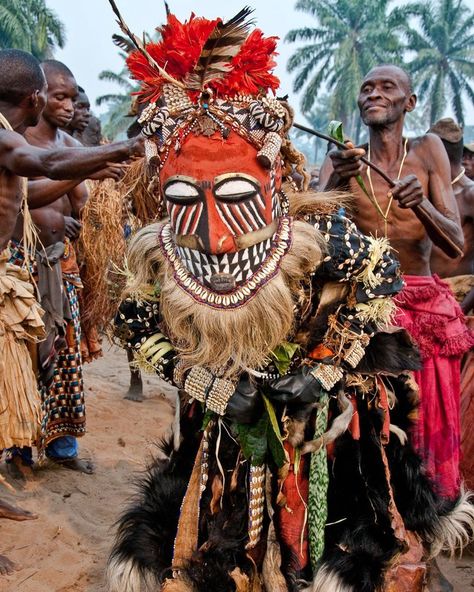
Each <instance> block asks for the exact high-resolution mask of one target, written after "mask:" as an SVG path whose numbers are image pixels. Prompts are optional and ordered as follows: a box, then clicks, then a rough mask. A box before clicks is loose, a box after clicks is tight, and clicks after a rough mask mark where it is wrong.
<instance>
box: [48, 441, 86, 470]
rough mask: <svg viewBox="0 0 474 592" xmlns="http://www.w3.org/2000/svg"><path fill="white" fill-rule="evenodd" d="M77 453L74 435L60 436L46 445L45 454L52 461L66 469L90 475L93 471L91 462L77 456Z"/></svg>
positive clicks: (77, 448)
mask: <svg viewBox="0 0 474 592" xmlns="http://www.w3.org/2000/svg"><path fill="white" fill-rule="evenodd" d="M78 453H79V446H78V444H77V439H76V438H75V437H74V436H60V437H59V438H56V439H54V440H53V441H52V442H50V443H49V444H48V446H47V447H46V456H47V457H48V458H49V459H51V460H52V461H53V462H55V463H58V464H60V465H61V466H63V467H66V468H67V469H72V470H73V471H80V472H81V473H87V474H88V475H91V474H92V473H93V472H94V466H93V464H92V463H91V462H90V461H88V460H85V459H80V458H78Z"/></svg>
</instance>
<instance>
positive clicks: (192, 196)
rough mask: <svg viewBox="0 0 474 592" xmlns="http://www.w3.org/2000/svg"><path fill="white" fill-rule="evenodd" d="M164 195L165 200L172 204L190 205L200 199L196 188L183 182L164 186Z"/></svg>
mask: <svg viewBox="0 0 474 592" xmlns="http://www.w3.org/2000/svg"><path fill="white" fill-rule="evenodd" d="M164 194H165V197H166V199H167V200H169V201H171V202H174V203H192V202H195V201H197V200H198V199H199V197H200V194H199V190H198V188H197V187H196V186H195V185H191V183H186V182H185V181H172V182H171V183H169V184H168V185H166V186H165V189H164Z"/></svg>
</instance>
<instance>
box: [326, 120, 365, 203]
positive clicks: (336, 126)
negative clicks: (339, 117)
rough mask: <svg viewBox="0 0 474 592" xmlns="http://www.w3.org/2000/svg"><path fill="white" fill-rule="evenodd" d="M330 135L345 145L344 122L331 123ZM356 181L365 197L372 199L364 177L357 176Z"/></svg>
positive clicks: (329, 127) (334, 121) (333, 121)
mask: <svg viewBox="0 0 474 592" xmlns="http://www.w3.org/2000/svg"><path fill="white" fill-rule="evenodd" d="M328 134H329V135H330V136H331V138H334V140H337V141H338V142H343V143H344V142H345V140H344V130H343V127H342V121H336V120H332V121H330V122H329V126H328ZM355 180H356V181H357V184H358V185H359V187H360V188H361V189H362V191H363V192H364V193H365V195H366V196H367V197H369V198H370V195H369V192H368V191H367V187H366V186H365V183H364V179H362V177H361V176H360V175H357V176H356V178H355Z"/></svg>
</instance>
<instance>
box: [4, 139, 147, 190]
mask: <svg viewBox="0 0 474 592" xmlns="http://www.w3.org/2000/svg"><path fill="white" fill-rule="evenodd" d="M143 153H144V145H143V138H142V137H140V136H137V137H135V138H132V139H130V140H126V141H124V142H116V143H114V144H107V145H105V146H99V147H97V148H84V147H80V148H60V149H56V148H55V149H52V150H45V149H43V148H37V147H36V146H31V145H30V144H28V143H27V142H26V140H25V139H24V138H23V137H22V136H20V135H19V134H17V133H16V132H11V131H7V130H2V131H0V167H3V168H6V169H8V170H9V171H11V172H12V173H14V174H16V175H20V176H22V177H40V176H44V177H48V178H49V179H77V178H78V179H84V178H85V177H87V176H88V175H90V174H92V173H95V172H97V171H99V170H101V169H103V168H104V167H105V166H106V165H107V163H108V162H122V161H124V160H127V159H129V158H131V157H133V156H142V155H143Z"/></svg>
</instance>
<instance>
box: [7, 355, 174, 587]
mask: <svg viewBox="0 0 474 592" xmlns="http://www.w3.org/2000/svg"><path fill="white" fill-rule="evenodd" d="M84 379H85V387H86V394H87V422H88V433H87V434H86V435H85V436H84V437H83V438H81V440H80V455H81V456H84V457H87V458H92V459H93V460H94V462H95V464H96V474H95V475H83V474H78V473H75V472H73V471H70V470H67V469H63V468H56V467H51V466H48V467H45V468H44V469H42V470H39V471H37V472H36V477H35V481H34V482H33V483H29V484H28V485H27V486H26V488H25V489H24V490H22V491H19V492H18V494H17V495H11V494H9V493H5V490H4V488H2V487H1V486H0V489H1V491H0V494H1V495H2V496H3V497H4V498H6V499H7V500H8V501H10V502H14V501H16V502H17V503H18V504H20V505H22V506H23V507H24V508H26V509H28V510H30V511H32V512H35V513H37V514H38V515H39V518H38V520H36V521H31V522H22V523H19V522H11V521H9V520H1V521H0V553H3V554H4V555H7V556H8V557H9V558H10V559H12V560H13V561H15V562H16V563H17V564H18V566H19V568H20V569H19V571H17V572H16V573H15V574H14V575H12V576H9V577H4V578H1V579H0V591H1V592H104V591H105V590H106V586H105V583H104V568H105V563H106V560H107V556H108V553H109V550H110V547H111V544H112V540H113V524H114V521H115V520H116V519H117V517H118V515H119V513H120V511H121V509H122V508H123V507H124V504H126V502H127V499H128V498H129V497H130V495H131V494H132V492H133V483H132V482H133V477H134V475H136V474H137V472H138V471H141V470H143V468H144V467H145V463H146V462H147V459H150V455H151V454H152V453H153V450H154V442H155V441H156V440H157V439H158V438H159V437H160V436H161V435H162V434H163V433H164V432H165V431H166V430H167V429H168V428H169V426H170V424H171V421H172V417H173V408H172V404H171V403H172V400H173V397H172V393H168V397H166V396H164V395H163V394H162V392H163V383H161V382H160V381H159V380H158V379H156V378H155V377H146V378H145V389H144V391H145V396H146V397H147V399H146V401H144V402H143V403H132V402H130V401H125V400H123V396H124V395H125V393H126V391H127V388H128V380H129V373H128V367H127V360H126V355H125V354H124V353H123V352H122V351H121V350H119V349H117V348H113V349H110V350H109V351H106V353H105V356H104V358H102V359H100V360H96V361H95V362H93V363H92V364H88V365H86V367H85V376H84ZM164 386H165V388H166V385H164ZM1 470H2V473H3V474H4V475H7V473H6V472H5V465H3V466H2V469H1ZM11 482H12V483H13V484H15V483H14V482H13V481H11Z"/></svg>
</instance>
